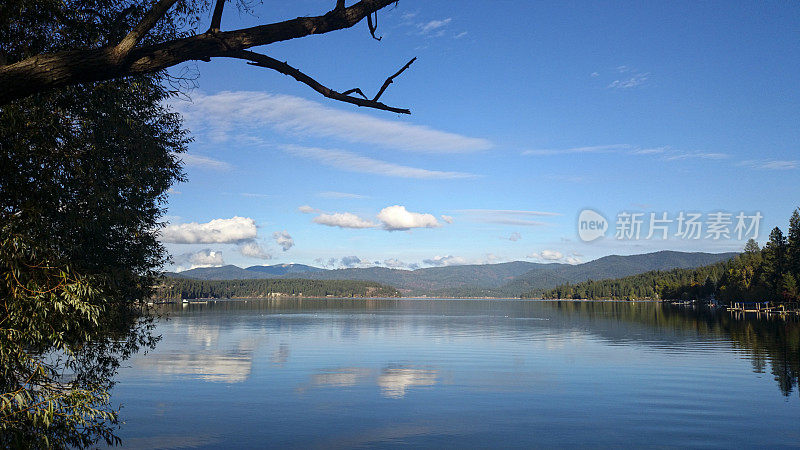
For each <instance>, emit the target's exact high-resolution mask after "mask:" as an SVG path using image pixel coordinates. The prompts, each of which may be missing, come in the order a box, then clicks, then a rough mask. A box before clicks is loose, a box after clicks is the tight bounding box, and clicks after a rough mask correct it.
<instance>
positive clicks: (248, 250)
mask: <svg viewBox="0 0 800 450" xmlns="http://www.w3.org/2000/svg"><path fill="white" fill-rule="evenodd" d="M239 253H241V254H242V256H247V257H248V258H257V259H272V255H270V254H269V253H268V252H267V251H266V250H264V248H263V247H261V246H260V245H258V243H257V242H256V241H249V242H244V243H242V244H241V245H239Z"/></svg>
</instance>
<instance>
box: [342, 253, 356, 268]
mask: <svg viewBox="0 0 800 450" xmlns="http://www.w3.org/2000/svg"><path fill="white" fill-rule="evenodd" d="M341 265H342V267H347V268H351V267H358V266H360V265H361V258H359V257H358V256H343V257H342V259H341Z"/></svg>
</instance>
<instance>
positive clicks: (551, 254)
mask: <svg viewBox="0 0 800 450" xmlns="http://www.w3.org/2000/svg"><path fill="white" fill-rule="evenodd" d="M540 256H541V257H542V259H546V260H548V261H555V260H559V259H561V258H563V257H564V254H563V253H561V252H557V251H555V250H542V253H541V254H540Z"/></svg>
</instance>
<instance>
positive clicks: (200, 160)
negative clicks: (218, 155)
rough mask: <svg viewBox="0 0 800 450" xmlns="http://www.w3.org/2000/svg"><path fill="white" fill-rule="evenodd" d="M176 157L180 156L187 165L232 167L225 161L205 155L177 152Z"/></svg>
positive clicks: (211, 167) (222, 168)
mask: <svg viewBox="0 0 800 450" xmlns="http://www.w3.org/2000/svg"><path fill="white" fill-rule="evenodd" d="M178 158H180V159H181V161H183V164H184V165H186V166H187V167H196V168H198V169H210V170H230V169H231V168H232V166H231V165H230V164H228V163H226V162H225V161H220V160H218V159H213V158H209V157H207V156H199V155H189V154H186V153H179V154H178Z"/></svg>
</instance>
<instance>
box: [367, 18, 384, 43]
mask: <svg viewBox="0 0 800 450" xmlns="http://www.w3.org/2000/svg"><path fill="white" fill-rule="evenodd" d="M367 28H369V34H371V35H372V39H375V40H376V41H380V40H381V38H382V37H383V36H375V31H377V29H378V12H377V11H375V24H374V25H373V24H372V14H367Z"/></svg>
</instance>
